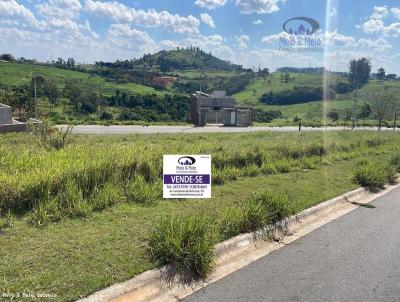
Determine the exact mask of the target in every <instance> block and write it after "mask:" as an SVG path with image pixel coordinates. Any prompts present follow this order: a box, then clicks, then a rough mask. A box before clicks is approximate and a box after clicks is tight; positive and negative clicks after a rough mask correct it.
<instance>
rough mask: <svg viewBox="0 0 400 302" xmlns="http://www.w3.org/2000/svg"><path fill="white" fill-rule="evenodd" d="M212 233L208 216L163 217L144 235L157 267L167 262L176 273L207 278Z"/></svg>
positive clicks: (212, 260) (212, 242) (211, 257)
mask: <svg viewBox="0 0 400 302" xmlns="http://www.w3.org/2000/svg"><path fill="white" fill-rule="evenodd" d="M214 235H215V233H214V228H213V224H212V222H211V219H209V218H206V217H198V216H186V217H183V216H179V217H176V216H168V217H164V218H161V219H160V220H159V221H158V223H157V224H156V226H155V227H154V229H153V231H152V232H151V234H150V236H149V238H148V253H149V256H150V259H151V260H152V261H154V262H155V263H156V264H157V265H158V266H161V265H167V264H171V265H173V268H174V269H176V271H177V272H178V273H186V272H191V273H193V274H194V275H195V276H196V277H207V276H208V275H209V274H210V273H211V271H212V270H213V268H214V244H215V243H216V240H215V236H214Z"/></svg>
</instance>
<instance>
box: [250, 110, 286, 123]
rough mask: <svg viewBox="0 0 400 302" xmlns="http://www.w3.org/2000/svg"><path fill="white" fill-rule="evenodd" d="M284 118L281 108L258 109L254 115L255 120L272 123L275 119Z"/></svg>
mask: <svg viewBox="0 0 400 302" xmlns="http://www.w3.org/2000/svg"><path fill="white" fill-rule="evenodd" d="M280 118H283V113H282V111H280V110H261V109H260V110H257V111H256V114H255V116H254V121H256V122H263V123H270V122H272V121H273V120H275V119H280Z"/></svg>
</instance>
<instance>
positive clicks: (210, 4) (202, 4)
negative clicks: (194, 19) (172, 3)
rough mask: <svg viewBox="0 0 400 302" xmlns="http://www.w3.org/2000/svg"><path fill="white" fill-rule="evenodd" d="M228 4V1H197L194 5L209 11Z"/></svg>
mask: <svg viewBox="0 0 400 302" xmlns="http://www.w3.org/2000/svg"><path fill="white" fill-rule="evenodd" d="M226 2H227V0H196V2H195V3H194V4H196V5H197V6H200V7H205V8H208V9H215V8H217V7H221V6H224V5H225V4H226Z"/></svg>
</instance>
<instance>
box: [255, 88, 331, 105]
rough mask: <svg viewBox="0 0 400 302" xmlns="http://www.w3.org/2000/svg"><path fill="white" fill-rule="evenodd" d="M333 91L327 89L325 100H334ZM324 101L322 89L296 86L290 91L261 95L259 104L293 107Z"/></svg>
mask: <svg viewBox="0 0 400 302" xmlns="http://www.w3.org/2000/svg"><path fill="white" fill-rule="evenodd" d="M335 95H336V94H335V91H333V90H331V89H329V92H328V95H326V96H325V97H326V98H327V99H334V98H335ZM322 99H324V90H323V89H322V87H308V86H300V87H298V86H296V87H294V88H293V89H291V90H284V91H282V92H272V91H271V92H269V93H266V94H263V95H262V97H261V102H263V103H265V104H267V105H293V104H302V103H308V102H314V101H320V100H322Z"/></svg>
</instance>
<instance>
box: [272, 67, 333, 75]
mask: <svg viewBox="0 0 400 302" xmlns="http://www.w3.org/2000/svg"><path fill="white" fill-rule="evenodd" d="M276 71H277V72H282V73H286V72H292V73H313V74H323V73H324V72H325V71H326V69H325V67H304V68H297V67H281V68H277V69H276Z"/></svg>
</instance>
